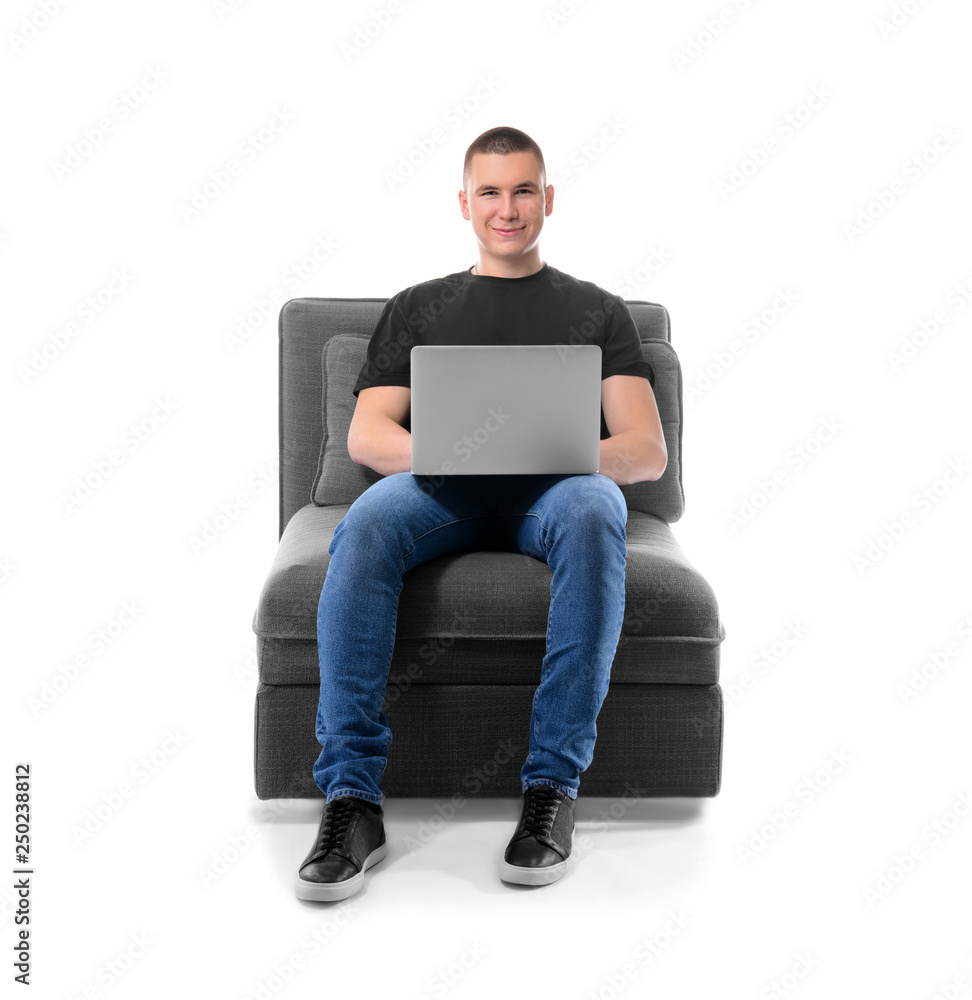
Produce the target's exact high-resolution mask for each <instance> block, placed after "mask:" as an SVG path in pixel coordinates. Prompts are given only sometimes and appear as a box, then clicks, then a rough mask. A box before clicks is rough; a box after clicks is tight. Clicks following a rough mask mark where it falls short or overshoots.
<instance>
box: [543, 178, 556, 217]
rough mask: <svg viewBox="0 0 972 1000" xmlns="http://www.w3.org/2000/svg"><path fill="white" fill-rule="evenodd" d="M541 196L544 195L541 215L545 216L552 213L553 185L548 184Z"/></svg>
mask: <svg viewBox="0 0 972 1000" xmlns="http://www.w3.org/2000/svg"><path fill="white" fill-rule="evenodd" d="M543 194H544V205H543V214H544V215H545V216H547V215H549V214H550V213H551V212H552V211H553V198H554V188H553V184H548V185H547V186H546V187H545V188H544V191H543Z"/></svg>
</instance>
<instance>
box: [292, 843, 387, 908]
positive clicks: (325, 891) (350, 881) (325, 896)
mask: <svg viewBox="0 0 972 1000" xmlns="http://www.w3.org/2000/svg"><path fill="white" fill-rule="evenodd" d="M387 853H388V842H387V841H386V842H385V843H384V844H382V845H381V846H379V847H376V848H375V849H374V850H373V851H372V852H371V853H370V854H369V855H368V857H366V858H365V863H364V864H363V865H362V867H361V871H359V872H358V874H357V875H352V876H351V878H347V879H345V880H344V881H343V882H308V881H307V880H306V879H302V878H301V877H300V873H299V872H298V873H297V886H296V891H297V898H298V899H309V900H312V901H313V902H315V903H330V902H333V901H334V900H337V899H347V898H348V896H353V895H354V894H355V893H356V892H357V891H358V890H359V889H360V888H361V887H362V886H363V885H364V873H365V872H366V871H367V870H368V869H369V868H371V867H373V866H374V865H376V864H378V862H379V861H381V859H382V858H383V857H384V856H385V855H386V854H387Z"/></svg>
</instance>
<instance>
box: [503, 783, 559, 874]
mask: <svg viewBox="0 0 972 1000" xmlns="http://www.w3.org/2000/svg"><path fill="white" fill-rule="evenodd" d="M573 834H574V800H573V799H572V798H571V797H570V796H569V795H567V794H566V793H564V792H562V791H561V790H560V789H559V788H554V787H553V786H552V785H531V786H530V787H529V788H528V789H527V790H526V791H525V792H524V793H523V813H522V815H521V816H520V823H519V825H518V826H517V828H516V832H515V833H514V834H513V839H512V840H511V841H510V843H509V845H508V846H507V848H506V854H505V855H504V857H503V860H502V861H501V862H500V878H501V879H502V880H503V881H504V882H516V883H519V884H520V885H547V884H548V883H550V882H556V881H557V879H559V878H561V877H562V876H563V874H564V873H565V872H566V871H567V859H568V858H569V857H570V848H571V842H572V840H573Z"/></svg>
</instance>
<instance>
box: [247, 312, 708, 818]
mask: <svg viewBox="0 0 972 1000" xmlns="http://www.w3.org/2000/svg"><path fill="white" fill-rule="evenodd" d="M384 303H385V300H384V299H334V298H301V299H292V300H290V301H289V302H287V303H285V304H284V305H283V307H282V308H281V311H280V328H279V333H280V370H279V393H280V400H279V401H280V411H279V412H280V543H279V547H278V549H277V553H276V556H275V558H274V560H273V563H272V565H271V567H270V572H269V575H268V577H267V580H266V582H265V584H264V587H263V591H262V593H261V595H260V599H259V603H258V607H257V610H256V614H255V616H254V619H253V630H254V632H255V633H256V635H257V661H258V668H259V685H258V688H257V694H256V706H255V716H256V718H255V741H254V769H255V784H256V792H257V795H258V796H259V797H260V798H261V799H268V798H284V797H286V798H299V797H321V793H320V791H319V789H318V788H317V786H316V785H315V784H314V781H313V778H312V776H311V769H312V767H313V764H314V761H315V760H316V759H317V756H318V754H319V752H320V746H319V745H318V743H317V740H316V737H315V734H314V729H315V721H316V717H317V701H318V693H319V689H320V674H319V669H318V660H317V634H316V627H317V604H318V599H319V597H320V592H321V587H322V585H323V582H324V577H325V575H326V573H327V564H328V558H329V557H328V548H329V546H330V543H331V536H332V534H333V532H334V528H335V527H336V526H337V524H338V522H339V521H340V520H341V519H342V518H343V517H344V515H345V513H346V512H347V510H348V508H349V507H350V505H351V504H352V503H353V502H354V500H355V499H356V498H357V497H358V496H359V495H360V494H361V493H362V492H363V491H364V490H365V489H367V488H368V486H370V485H371V484H372V483H374V482H376V481H377V480H378V479H379V478H381V477H380V476H379V474H378V473H376V472H374V471H373V470H371V469H369V468H367V467H365V466H361V465H355V464H354V463H353V462H352V461H351V459H350V457H349V456H348V452H347V435H348V427H349V425H350V422H351V416H352V414H353V412H354V406H355V398H354V396H352V395H351V389H352V387H353V385H354V383H355V381H356V379H357V377H358V373H359V372H360V370H361V366H362V365H363V363H364V359H365V350H366V347H367V344H368V340H369V338H370V336H371V333H372V331H373V330H374V327H375V323H376V322H377V319H378V316H379V314H380V312H381V309H382V307H383V305H384ZM627 305H628V307H629V309H630V310H631V314H632V316H633V317H634V320H635V323H636V324H637V326H638V329H639V332H640V334H641V337H642V351H643V352H644V356H645V358H646V359H648V360H649V361H650V362H651V363H652V365H653V367H654V369H655V373H656V384H655V396H656V399H657V401H658V408H659V412H660V414H661V418H662V423H663V425H664V429H665V438H666V442H667V445H668V456H669V458H668V468H667V469H666V471H665V474H664V476H662V478H661V479H659V480H658V481H657V482H645V483H635V484H633V485H630V486H623V487H622V488H621V489H622V492H623V493H624V495H625V499H626V500H627V503H628V522H627V546H628V553H627V556H628V558H627V571H626V572H627V579H626V596H625V613H624V624H623V628H622V633H621V639H620V641H619V643H618V648H617V652H616V654H615V659H614V664H613V666H612V670H611V686H610V689H609V691H608V694H607V696H606V698H605V700H604V703H603V705H602V706H601V711H600V714H599V715H598V718H597V743H596V745H595V748H594V761H593V763H592V764H591V766H590V767H589V768H588V769H587V771H585V772H584V773H583V774H582V775H581V786H580V793H581V794H582V795H591V796H593V795H603V796H620V795H623V794H628V795H633V796H659V795H683V796H713V795H716V794H718V791H719V786H720V782H721V770H722V726H723V702H722V692H721V690H720V688H719V685H718V679H719V651H720V644H721V642H722V640H723V638H724V636H725V630H724V628H723V626H722V623H721V621H720V619H719V610H718V605H717V602H716V599H715V595H714V594H713V592H712V589H711V587H710V586H709V585H708V584H707V583H706V581H705V579H704V578H703V577H702V576H701V575H700V574H699V572H698V571H697V570H696V569H695V568H694V567H693V566H692V564H691V563H690V562H689V561H688V560H687V559H686V557H685V555H684V553H683V552H682V550H681V548H680V547H679V545H678V542H677V541H676V540H675V536H674V534H673V533H672V529H671V527H670V525H671V524H672V523H673V522H675V521H677V520H678V518H679V517H680V516H681V515H682V512H683V509H684V496H683V493H682V377H681V369H680V367H679V363H678V358H677V357H676V355H675V352H674V350H673V349H672V346H671V343H670V332H669V322H668V313H667V311H666V310H665V308H664V307H663V306H660V305H655V304H653V303H648V302H628V303H627ZM406 426H408V425H406ZM551 575H552V574H551V571H550V569H549V567H547V566H546V564H545V563H542V562H540V561H539V560H536V559H533V558H532V557H530V556H527V555H523V554H521V553H518V552H486V551H482V552H470V553H465V554H462V555H456V556H448V557H442V558H439V559H436V560H434V561H433V562H430V563H427V564H424V565H422V566H419V567H416V568H415V569H414V570H411V571H409V572H407V573H406V574H405V577H404V584H403V588H402V592H401V596H400V598H399V613H398V626H397V632H396V639H395V651H394V656H393V659H392V664H391V669H390V671H389V679H388V686H387V688H386V694H385V704H384V711H385V713H386V715H387V717H388V721H389V724H390V725H391V727H392V744H391V747H390V748H389V755H388V766H387V769H386V771H385V774H384V778H383V785H384V790H385V794H386V795H387V796H389V797H392V798H394V797H399V796H429V797H449V796H452V795H453V794H460V795H465V796H508V797H519V796H520V794H521V787H520V777H519V774H520V767H521V766H522V764H523V760H524V758H525V757H526V755H527V753H528V752H529V722H530V709H531V705H532V701H533V694H534V691H535V690H536V686H537V684H538V683H539V680H540V665H541V662H542V660H543V657H544V652H545V641H546V632H547V612H548V609H549V604H550V580H551ZM432 761H438V762H439V764H438V765H437V766H436V767H434V768H433V767H432V764H431V762H432Z"/></svg>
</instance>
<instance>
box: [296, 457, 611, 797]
mask: <svg viewBox="0 0 972 1000" xmlns="http://www.w3.org/2000/svg"><path fill="white" fill-rule="evenodd" d="M627 517H628V508H627V503H626V501H625V499H624V494H622V492H621V490H620V488H619V487H618V485H617V484H616V483H615V482H614V481H613V480H611V479H608V478H607V476H603V475H601V474H600V473H594V474H592V475H531V476H439V477H436V478H434V479H433V477H429V476H416V475H413V474H412V473H411V472H398V473H394V474H392V475H390V476H386V477H385V478H384V479H380V480H378V482H376V483H374V484H373V485H372V486H371V487H369V488H368V489H367V490H365V492H364V493H362V494H361V496H359V497H358V499H357V500H355V502H354V503H353V504H352V505H351V507H350V509H349V510H348V512H347V514H345V516H344V518H343V519H342V520H341V522H340V523H339V524H338V526H337V527H336V528H335V530H334V537H333V540H332V542H331V545H330V548H329V550H328V551H329V552H330V556H331V561H330V564H329V565H328V569H327V576H326V578H325V580H324V586H323V588H322V590H321V598H320V603H319V605H318V612H317V645H318V653H319V660H320V668H321V693H320V701H319V704H318V709H317V740H318V742H319V743H320V744H321V748H322V749H321V753H320V756H319V757H318V758H317V762H316V763H315V764H314V772H313V773H314V782H315V783H316V785H317V787H318V788H320V790H321V791H322V792H323V793H324V796H325V798H326V800H327V801H328V802H330V801H331V800H332V799H334V798H337V797H338V796H340V795H351V796H357V797H358V798H362V799H366V800H367V801H369V802H374V803H378V804H379V805H380V804H381V803H382V802H383V801H384V792H383V790H382V785H381V779H382V776H383V774H384V771H385V765H386V764H387V762H388V758H387V753H388V747H389V745H390V743H391V729H390V727H389V725H388V720H387V719H386V718H385V714H384V712H383V711H382V708H383V705H384V698H385V688H386V685H387V681H388V671H389V667H390V666H391V659H392V652H393V649H394V644H395V627H396V620H397V616H398V597H399V594H400V592H401V589H402V575H403V574H404V573H406V572H407V571H408V570H410V569H414V568H415V567H416V566H418V565H420V564H422V563H425V562H428V561H429V560H432V559H435V558H437V557H438V556H442V555H447V554H452V553H460V552H470V551H474V550H487V551H490V550H492V551H495V550H501V551H512V552H516V551H519V552H523V553H526V554H527V555H529V556H532V557H533V558H534V559H540V560H542V561H544V562H546V563H547V564H548V565H549V566H550V568H551V571H552V574H553V576H552V580H551V585H550V612H549V616H548V620H547V646H546V655H545V657H544V659H543V664H542V666H541V672H540V683H539V685H538V687H537V689H536V694H535V695H534V698H533V711H532V716H531V723H530V752H529V754H528V756H527V758H526V761H525V762H524V764H523V768H522V770H521V772H520V777H521V780H522V786H523V791H526V789H527V788H529V787H530V786H531V785H537V784H546V785H553V786H554V787H555V788H559V789H560V790H561V791H563V792H564V793H566V794H567V795H568V796H569V797H570V798H576V797H577V788H578V785H579V784H580V773H581V772H582V771H584V770H586V768H587V767H589V766H590V763H591V761H592V760H593V758H594V741H595V739H596V736H597V729H596V727H595V719H596V718H597V714H598V712H599V711H600V708H601V703H602V702H603V700H604V697H605V695H606V694H607V690H608V682H609V680H610V674H611V664H612V662H613V661H614V653H615V650H616V649H617V645H618V639H619V637H620V635H621V619H622V617H623V615H624V580H625V565H626V561H627V547H626V534H625V525H626V522H627ZM433 763H434V762H433Z"/></svg>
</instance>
